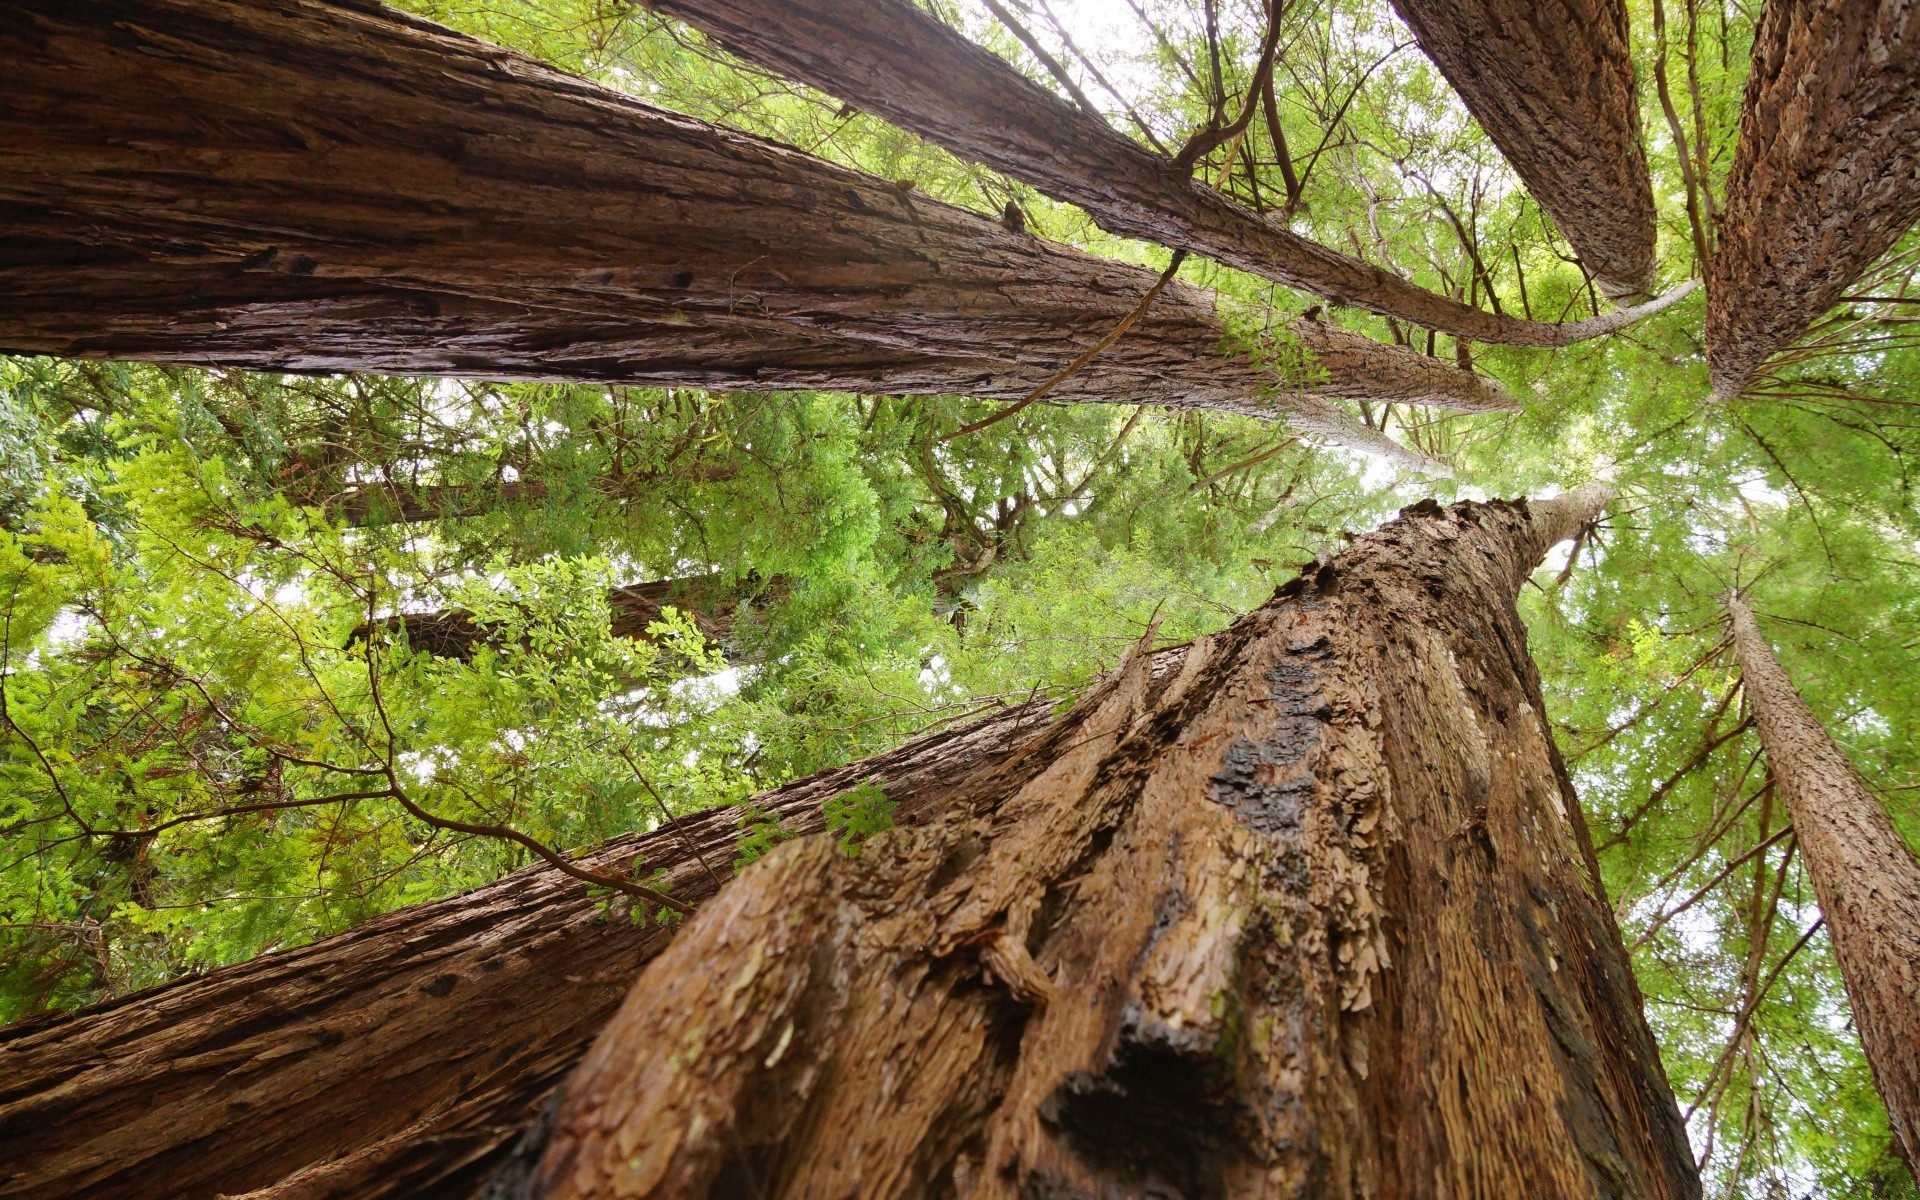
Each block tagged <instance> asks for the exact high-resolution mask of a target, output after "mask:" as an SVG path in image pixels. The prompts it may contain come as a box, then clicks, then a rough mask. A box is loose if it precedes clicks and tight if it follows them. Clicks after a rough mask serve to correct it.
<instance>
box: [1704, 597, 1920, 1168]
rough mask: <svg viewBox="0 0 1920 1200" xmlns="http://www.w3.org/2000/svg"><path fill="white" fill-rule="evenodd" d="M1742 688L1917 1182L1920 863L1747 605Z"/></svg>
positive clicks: (1739, 630) (1738, 623)
mask: <svg viewBox="0 0 1920 1200" xmlns="http://www.w3.org/2000/svg"><path fill="white" fill-rule="evenodd" d="M1727 607H1728V609H1729V611H1730V612H1731V613H1732V617H1733V638H1734V641H1733V644H1734V651H1735V653H1736V654H1737V655H1738V656H1739V659H1740V679H1741V684H1742V686H1743V687H1744V688H1745V689H1746V693H1747V702H1748V703H1749V704H1751V705H1752V706H1753V717H1754V723H1755V724H1757V725H1758V726H1759V727H1760V745H1761V747H1762V748H1763V749H1764V750H1765V752H1766V755H1767V769H1768V771H1769V772H1770V773H1771V774H1772V777H1773V781H1774V785H1775V786H1776V787H1777V788H1778V789H1779V791H1780V795H1781V796H1782V797H1784V798H1785V800H1786V802H1787V811H1788V812H1789V813H1790V814H1791V815H1792V817H1793V832H1794V836H1795V837H1796V838H1797V839H1798V840H1799V844H1800V858H1801V860H1802V861H1803V862H1805V863H1806V864H1807V875H1808V877H1809V878H1811V879H1812V880H1813V893H1814V895H1815V896H1816V897H1818V898H1819V901H1820V912H1821V915H1822V916H1824V917H1825V918H1826V922H1827V935H1828V936H1829V937H1830V938H1832V939H1833V952H1834V957H1835V958H1837V959H1839V960H1840V976H1841V978H1842V979H1843V980H1845V981H1846V985H1847V998H1848V999H1849V1000H1851V1001H1852V1002H1853V1018H1854V1024H1855V1025H1856V1026H1857V1027H1858V1028H1859V1030H1860V1041H1861V1042H1862V1043H1863V1044H1864V1045H1865V1047H1866V1051H1867V1062H1868V1063H1869V1064H1870V1065H1871V1066H1872V1068H1873V1078H1874V1082H1875V1083H1877V1084H1878V1085H1879V1088H1880V1095H1881V1097H1882V1098H1883V1099H1884V1100H1885V1101H1886V1103H1887V1114H1888V1116H1890V1117H1891V1118H1892V1119H1893V1129H1894V1133H1895V1135H1896V1136H1898V1137H1899V1139H1900V1144H1901V1146H1902V1147H1904V1149H1905V1151H1906V1154H1905V1158H1906V1161H1907V1163H1908V1165H1909V1166H1912V1167H1915V1169H1916V1170H1920V860H1916V859H1915V858H1914V853H1913V849H1912V848H1911V847H1910V846H1908V845H1907V843H1906V842H1905V841H1904V840H1902V839H1901V837H1900V834H1899V832H1898V831H1897V830H1895V829H1894V827H1893V822H1892V821H1890V820H1889V819H1888V818H1887V810H1886V809H1885V808H1884V807H1882V806H1881V804H1880V800H1879V798H1878V797H1877V796H1875V795H1874V794H1873V793H1872V792H1871V791H1869V790H1868V789H1867V785H1866V783H1865V781H1863V780H1862V779H1861V778H1860V773H1859V772H1858V771H1855V770H1854V769H1853V764H1852V763H1850V762H1848V761H1847V757H1846V755H1844V754H1842V753H1841V752H1840V748H1839V747H1838V746H1836V745H1834V744H1833V740H1832V739H1831V738H1829V737H1828V736H1827V733H1826V730H1824V729H1822V728H1821V727H1820V722H1819V721H1818V720H1817V719H1816V718H1815V717H1814V715H1813V711H1812V710H1811V709H1809V708H1808V707H1807V704H1806V701H1804V700H1802V699H1801V698H1800V693H1799V692H1798V691H1796V690H1795V689H1794V686H1793V681H1792V680H1790V679H1788V678H1787V673H1786V672H1785V671H1784V670H1782V669H1781V667H1780V663H1779V661H1778V660H1777V659H1775V658H1774V656H1773V649H1772V647H1771V646H1769V645H1768V644H1767V640H1766V636H1765V635H1764V634H1762V633H1761V632H1760V626H1759V624H1758V623H1757V622H1756V621H1755V620H1754V618H1753V610H1752V609H1751V608H1749V607H1748V606H1747V604H1746V602H1745V601H1744V600H1742V599H1741V598H1740V597H1738V596H1735V597H1732V598H1731V599H1730V600H1729V601H1728V605H1727Z"/></svg>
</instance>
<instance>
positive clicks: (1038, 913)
mask: <svg viewBox="0 0 1920 1200" xmlns="http://www.w3.org/2000/svg"><path fill="white" fill-rule="evenodd" d="M1601 498H1602V496H1601V494H1599V493H1596V492H1582V493H1576V494H1575V496H1573V497H1570V498H1567V499H1564V500H1558V501H1545V502H1541V503H1538V504H1535V505H1533V506H1531V507H1529V506H1528V505H1527V504H1525V503H1513V504H1507V503H1494V504H1487V505H1478V504H1460V505H1455V506H1453V507H1452V508H1450V509H1446V510H1442V509H1440V508H1439V507H1438V506H1436V505H1433V504H1431V503H1430V502H1429V503H1428V504H1426V505H1422V506H1415V507H1414V508H1413V509H1410V510H1407V511H1406V512H1404V513H1403V514H1402V518H1401V519H1400V520H1398V521H1396V522H1393V523H1391V524H1389V525H1388V526H1386V527H1385V528H1383V529H1382V530H1380V531H1378V532H1377V533H1375V534H1373V535H1370V536H1368V537H1365V538H1362V539H1360V541H1359V542H1358V543H1357V544H1356V545H1355V546H1354V547H1353V548H1352V549H1350V550H1348V551H1347V552H1346V553H1344V554H1342V555H1341V556H1339V557H1338V558H1336V559H1332V560H1330V561H1328V562H1325V563H1324V564H1323V565H1321V566H1319V567H1318V568H1317V569H1313V570H1310V571H1309V574H1308V576H1307V577H1305V578H1303V579H1301V580H1300V581H1297V582H1296V583H1295V584H1292V585H1289V586H1288V587H1286V588H1283V589H1282V590H1281V593H1280V594H1279V595H1278V596H1276V598H1275V600H1274V601H1273V602H1272V603H1270V604H1269V605H1268V606H1266V607H1264V608H1262V609H1260V610H1258V611H1257V612H1255V613H1253V614H1252V615H1250V616H1248V617H1246V618H1245V619H1243V620H1241V621H1240V622H1238V623H1237V624H1235V625H1234V626H1233V627H1232V628H1230V629H1229V630H1227V631H1226V632H1224V633H1222V634H1220V635H1218V636H1216V637H1213V638H1209V639H1202V640H1201V641H1199V642H1196V643H1195V644H1194V646H1193V647H1192V648H1191V649H1190V650H1189V651H1188V653H1187V655H1186V657H1185V659H1184V661H1183V663H1182V664H1181V667H1180V670H1179V672H1178V673H1177V675H1173V676H1171V677H1164V676H1156V675H1154V674H1153V673H1152V672H1151V671H1149V670H1147V669H1146V664H1145V662H1144V660H1141V661H1138V662H1135V663H1134V664H1132V666H1131V668H1123V669H1122V670H1121V672H1120V673H1119V674H1118V676H1117V677H1116V678H1115V679H1114V680H1113V681H1112V682H1111V683H1110V684H1109V686H1108V687H1107V688H1106V689H1105V690H1104V691H1103V692H1101V693H1100V694H1098V695H1096V696H1093V697H1090V698H1089V699H1088V700H1087V701H1085V702H1083V707H1084V711H1085V713H1086V716H1085V719H1084V729H1085V732H1084V734H1083V735H1082V736H1080V737H1077V738H1075V739H1073V740H1072V741H1071V742H1065V743H1063V742H1057V741H1055V742H1048V743H1046V744H1045V745H1041V744H1038V743H1035V744H1033V745H1030V746H1029V747H1027V748H1025V749H1023V750H1021V751H1018V752H1017V756H1018V758H1017V760H1018V761H1020V762H1022V763H1024V764H1025V765H1024V766H1023V767H1022V768H1021V769H1020V770H1019V771H1018V772H1017V774H1020V775H1022V776H1024V777H1026V779H1027V782H1026V783H1025V784H1024V785H1022V786H1021V787H1019V788H1018V789H1006V788H1004V787H1000V786H998V783H999V781H1000V780H1002V779H1004V778H1005V773H1006V771H1007V767H1008V764H1005V763H1003V764H1000V765H998V766H996V767H994V768H992V772H993V773H992V774H990V775H987V776H984V777H983V780H984V781H983V782H976V781H974V780H971V779H966V778H956V779H955V780H954V781H953V784H952V786H953V792H954V795H955V796H956V797H957V798H958V799H959V801H960V802H959V803H957V804H956V806H955V807H954V808H953V809H951V810H950V815H949V816H948V817H947V818H945V819H943V820H940V821H936V822H932V823H930V824H927V825H923V826H920V827H917V828H915V829H912V830H905V831H901V832H897V833H892V834H884V835H881V836H880V837H879V838H876V839H874V840H871V841H869V842H868V843H867V844H866V846H865V848H864V849H863V851H862V853H861V854H860V856H859V857H858V858H857V859H856V860H853V861H851V862H850V861H848V860H847V859H845V858H844V857H843V856H842V854H841V852H840V850H839V849H838V848H837V847H836V846H835V845H834V843H833V842H832V841H831V840H829V839H825V838H809V839H804V840H802V841H800V842H797V843H794V844H790V845H788V846H785V847H782V848H780V849H779V850H776V851H775V852H774V854H773V855H771V856H770V857H769V858H768V859H767V860H766V861H765V862H763V863H761V864H759V865H756V866H755V867H753V868H751V869H750V870H749V871H748V872H747V873H746V874H745V875H744V876H743V877H742V878H741V879H739V880H738V881H737V882H736V883H734V884H733V885H732V886H731V887H730V888H728V889H727V891H725V892H724V893H722V894H721V896H719V897H718V898H717V899H716V900H714V901H713V902H712V903H711V904H709V905H708V906H707V907H706V908H705V909H704V910H703V911H701V912H700V913H699V914H697V915H696V916H694V917H693V918H692V919H691V920H690V922H689V924H688V927H687V929H686V930H685V931H684V932H683V933H682V934H681V935H680V937H679V938H678V939H676V940H675V942H674V944H673V945H672V946H671V947H669V948H668V950H667V951H666V952H665V953H664V954H663V955H662V956H660V957H659V958H658V959H656V960H655V961H654V962H653V963H652V964H651V965H650V966H649V967H648V969H647V970H646V972H645V973H644V974H643V975H642V976H641V979H640V981H639V982H638V983H637V984H636V986H635V989H634V991H633V993H632V994H631V995H630V996H629V997H628V1000H627V1002H626V1004H625V1005H623V1006H622V1008H621V1010H620V1013H619V1015H618V1016H617V1017H616V1018H615V1019H614V1020H613V1021H612V1022H611V1023H610V1024H609V1025H608V1026H607V1028H606V1030H605V1031H604V1032H603V1033H602V1034H601V1036H600V1038H599V1040H598V1041H597V1042H596V1043H595V1046H594V1048H593V1050H592V1051H591V1053H590V1054H589V1055H588V1056H587V1058H586V1059H585V1060H584V1061H583V1063H582V1065H581V1067H580V1069H579V1070H578V1071H577V1072H576V1073H575V1074H574V1076H573V1077H572V1078H571V1079H570V1080H569V1082H568V1084H567V1086H566V1091H565V1097H564V1101H563V1103H562V1105H561V1108H560V1110H559V1115H558V1117H557V1119H556V1122H555V1125H554V1131H555V1132H554V1138H553V1141H552V1143H551V1145H550V1146H549V1147H548V1149H547V1151H546V1153H545V1157H544V1159H543V1161H542V1164H541V1167H540V1169H539V1174H538V1176H537V1178H536V1179H535V1181H534V1186H533V1187H532V1188H531V1193H530V1194H532V1195H537V1196H544V1197H547V1198H549V1200H559V1198H568V1200H572V1198H575V1197H581V1198H584V1197H611V1196H621V1197H667V1196H672V1197H698V1196H734V1195H752V1196H757V1197H769V1198H770V1197H797V1196H848V1195H858V1196H861V1197H882V1196H901V1197H907V1196H928V1195H954V1196H971V1197H983V1196H996V1197H1000V1196H1004V1197H1013V1196H1116V1197H1118V1196H1188V1197H1203V1196H1274V1197H1300V1196H1308V1195H1312V1196H1381V1195H1433V1196H1438V1195H1448V1196H1458V1197H1508V1196H1555V1197H1569V1198H1571V1197H1594V1198H1598V1197H1625V1196H1632V1197H1636V1198H1639V1200H1654V1198H1660V1197H1693V1196H1697V1195H1698V1194H1699V1184H1698V1180H1697V1178H1696V1175H1695V1171H1694V1163H1693V1157H1692V1154H1691V1152H1690V1149H1689V1147H1688V1145H1687V1141H1686V1138H1685V1135H1684V1132H1683V1130H1682V1127H1681V1123H1680V1119H1679V1114H1678V1113H1677V1111H1676V1110H1675V1108H1674V1104H1673V1099H1672V1096H1671V1094H1670V1092H1669V1091H1668V1088H1667V1085H1666V1081H1665V1078H1664V1076H1663V1074H1662V1071H1661V1068H1660V1063H1659V1059H1658V1056H1657V1055H1656V1053H1655V1049H1654V1045H1653V1041H1652V1038H1651V1036H1650V1035H1649V1033H1648V1030H1647V1027H1646V1025H1645V1022H1644V1018H1643V1016H1642V1014H1641V1012H1640V1007H1639V997H1638V993H1637V991H1636V989H1635V986H1634V982H1633V978H1632V975H1631V973H1630V971H1629V968H1628V964H1627V959H1626V953H1625V950H1624V948H1623V947H1622V945H1621V943H1620V940H1619V935H1618V933H1617V931H1616V929H1615V927H1614V925H1613V922H1612V919H1611V917H1610V915H1609V912H1608V909H1607V905H1606V902H1605V897H1604V895H1603V894H1602V890H1601V887H1600V884H1599V881H1598V870H1597V866H1596V864H1595V862H1594V859H1593V856H1592V850H1591V847H1590V845H1589V843H1588V841H1587V838H1586V832H1585V826H1584V824H1583V823H1582V821H1581V817H1580V814H1579V809H1578V806H1577V802H1576V800H1575V797H1574V795H1573V792H1572V788H1571V785H1570V783H1569V782H1568V779H1567V775H1566V772H1565V770H1564V768H1563V767H1562V766H1561V764H1560V761H1559V759H1558V757H1557V755H1556V754H1555V752H1554V750H1553V747H1552V741H1551V734H1550V732H1549V729H1548V725H1547V723H1546V719H1545V716H1544V714H1543V712H1542V700H1541V695H1540V690H1539V684H1538V679H1537V677H1536V675H1535V673H1534V670H1533V668H1532V666H1531V665H1530V663H1529V661H1528V659H1527V657H1526V654H1525V649H1524V646H1525V633H1524V631H1523V630H1522V628H1521V626H1520V623H1519V619H1518V617H1517V615H1516V613H1515V611H1514V597H1515V593H1516V592H1517V590H1518V588H1519V586H1520V584H1521V582H1522V581H1523V580H1524V579H1525V578H1526V576H1527V575H1528V574H1530V572H1531V570H1532V568H1533V567H1534V566H1535V565H1536V564H1537V563H1538V562H1539V560H1540V558H1541V556H1542V555H1543V554H1544V553H1545V551H1546V550H1547V548H1548V547H1549V546H1551V545H1552V544H1554V543H1556V542H1557V541H1559V540H1561V539H1563V538H1566V537H1571V536H1573V534H1574V533H1575V532H1576V530H1577V529H1579V528H1580V527H1581V526H1582V524H1583V523H1584V522H1585V521H1586V520H1587V519H1588V518H1590V517H1591V516H1592V515H1594V513H1595V512H1596V511H1597V508H1598V506H1599V502H1600V500H1601Z"/></svg>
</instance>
